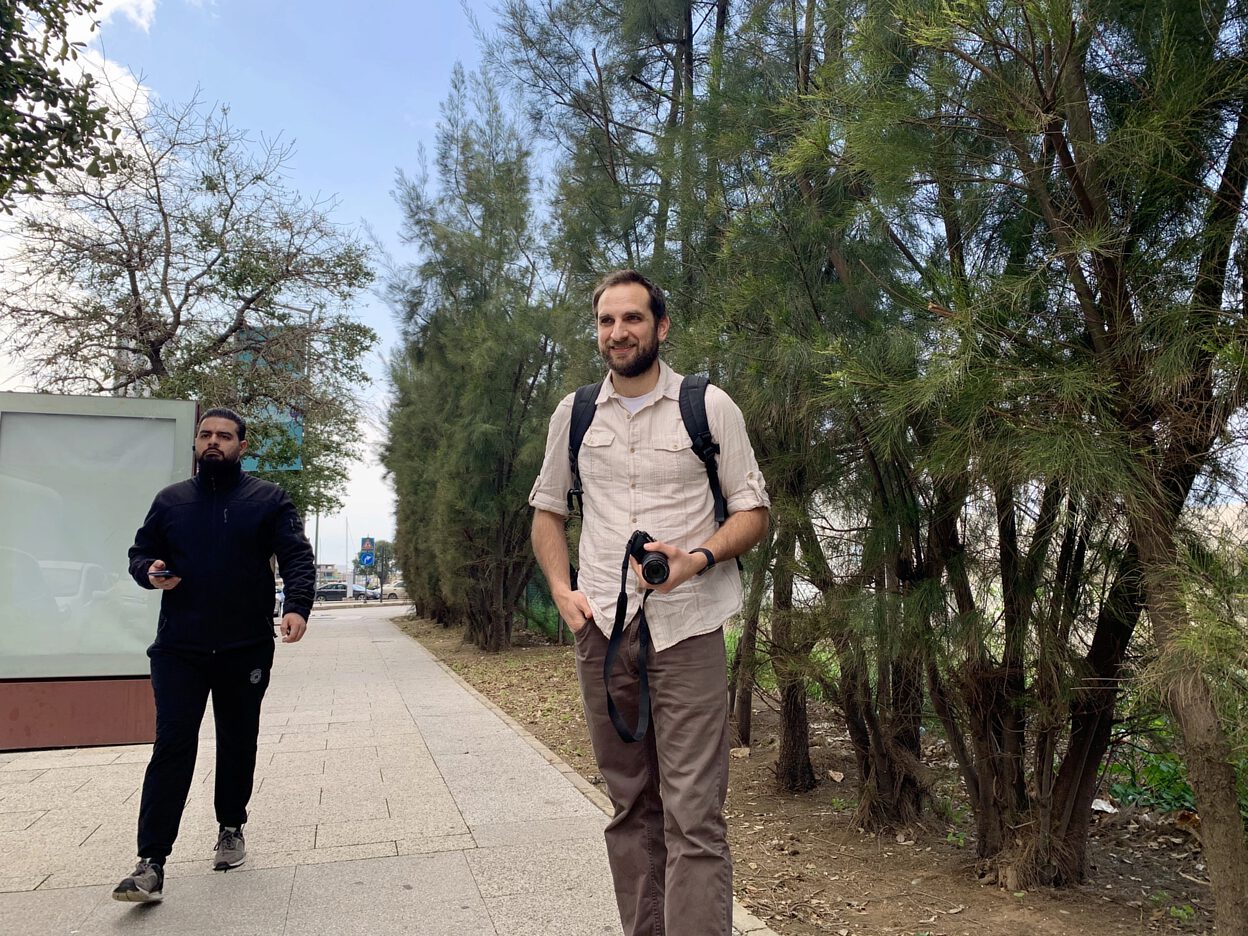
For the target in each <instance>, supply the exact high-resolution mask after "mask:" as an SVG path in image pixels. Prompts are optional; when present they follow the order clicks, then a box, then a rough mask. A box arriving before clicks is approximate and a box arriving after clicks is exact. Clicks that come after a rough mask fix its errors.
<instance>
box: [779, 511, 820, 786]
mask: <svg viewBox="0 0 1248 936" xmlns="http://www.w3.org/2000/svg"><path fill="white" fill-rule="evenodd" d="M795 546H796V537H795V536H794V534H793V531H792V530H789V529H783V528H782V529H781V530H780V532H779V533H778V534H777V535H776V563H775V569H774V571H773V572H772V581H773V583H774V585H773V587H774V591H775V595H774V600H773V602H772V609H773V611H772V622H771V642H772V654H771V659H772V666H773V667H774V668H775V671H776V682H777V683H779V685H780V719H781V725H780V754H779V757H778V759H777V761H776V783H777V785H778V786H779V787H780V789H781V790H784V791H785V792H787V793H802V792H805V791H806V790H810V789H812V788H813V787H814V786H815V783H816V781H815V769H814V767H813V766H811V763H810V724H809V721H808V719H807V715H806V678H805V672H804V664H805V662H806V658H807V656H808V652H809V651H808V650H805V649H804V648H803V647H801V646H799V645H798V641H797V640H795V639H794V634H793V550H794V548H795Z"/></svg>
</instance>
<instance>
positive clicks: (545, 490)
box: [529, 394, 574, 517]
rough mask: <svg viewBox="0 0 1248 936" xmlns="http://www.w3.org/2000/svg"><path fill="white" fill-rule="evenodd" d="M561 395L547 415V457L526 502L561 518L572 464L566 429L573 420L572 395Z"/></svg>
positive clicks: (567, 429)
mask: <svg viewBox="0 0 1248 936" xmlns="http://www.w3.org/2000/svg"><path fill="white" fill-rule="evenodd" d="M573 396H574V394H568V395H567V396H566V397H564V398H563V399H562V400H561V401H560V402H559V405H558V406H556V407H555V411H554V412H553V413H552V414H551V416H550V429H549V431H548V432H547V434H546V457H545V458H544V459H543V460H542V470H541V472H540V473H539V474H538V476H537V478H536V479H535V480H534V482H533V490H532V491H530V492H529V505H530V506H531V507H536V508H537V509H538V510H547V511H550V512H551V513H553V514H558V515H559V516H561V517H566V516H567V515H568V490H569V489H570V488H571V487H572V466H571V465H569V464H568V431H569V426H570V425H571V423H572V398H573Z"/></svg>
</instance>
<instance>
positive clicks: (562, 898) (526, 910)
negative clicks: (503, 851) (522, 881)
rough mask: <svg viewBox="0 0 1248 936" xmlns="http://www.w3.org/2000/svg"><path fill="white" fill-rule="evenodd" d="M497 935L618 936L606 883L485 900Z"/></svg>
mask: <svg viewBox="0 0 1248 936" xmlns="http://www.w3.org/2000/svg"><path fill="white" fill-rule="evenodd" d="M485 905H486V907H487V908H488V909H489V912H490V920H491V921H492V922H493V924H494V932H495V933H496V934H497V936H621V933H622V932H623V931H622V930H621V928H620V923H619V911H618V909H617V908H616V905H615V896H614V892H613V891H612V889H611V886H610V881H608V882H607V887H606V889H605V891H604V890H603V888H601V887H599V886H597V885H596V884H589V885H586V884H583V883H581V882H578V883H577V886H574V887H571V888H569V889H567V890H564V891H560V892H557V893H551V894H518V895H514V896H509V897H489V898H486V901H485Z"/></svg>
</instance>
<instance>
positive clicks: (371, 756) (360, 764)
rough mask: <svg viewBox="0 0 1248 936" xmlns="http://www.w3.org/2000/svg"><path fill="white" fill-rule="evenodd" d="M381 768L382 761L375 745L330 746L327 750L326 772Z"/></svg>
mask: <svg viewBox="0 0 1248 936" xmlns="http://www.w3.org/2000/svg"><path fill="white" fill-rule="evenodd" d="M365 769H368V770H380V769H381V761H380V759H379V758H378V757H377V748H376V747H375V746H373V745H369V746H367V747H360V748H352V749H351V750H341V749H337V748H329V749H327V750H326V751H325V773H327V774H330V773H340V774H341V773H343V772H352V771H361V770H365Z"/></svg>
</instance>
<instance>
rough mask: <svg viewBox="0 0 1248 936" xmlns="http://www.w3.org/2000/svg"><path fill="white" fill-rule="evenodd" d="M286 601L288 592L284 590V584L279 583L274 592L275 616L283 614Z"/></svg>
mask: <svg viewBox="0 0 1248 936" xmlns="http://www.w3.org/2000/svg"><path fill="white" fill-rule="evenodd" d="M285 602H286V592H284V591H283V590H282V586H281V585H278V586H277V588H276V589H275V591H274V593H273V616H274V617H281V616H282V605H283V604H285Z"/></svg>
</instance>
